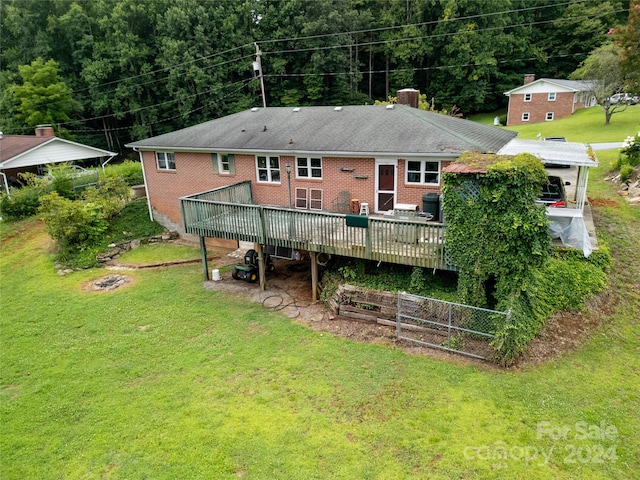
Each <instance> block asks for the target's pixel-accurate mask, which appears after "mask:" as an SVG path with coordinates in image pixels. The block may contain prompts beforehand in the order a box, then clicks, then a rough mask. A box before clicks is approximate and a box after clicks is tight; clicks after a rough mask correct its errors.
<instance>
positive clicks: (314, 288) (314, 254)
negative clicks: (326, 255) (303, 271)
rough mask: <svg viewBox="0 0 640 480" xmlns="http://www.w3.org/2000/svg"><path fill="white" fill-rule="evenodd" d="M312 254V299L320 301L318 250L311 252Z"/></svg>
mask: <svg viewBox="0 0 640 480" xmlns="http://www.w3.org/2000/svg"><path fill="white" fill-rule="evenodd" d="M309 255H310V256H311V301H312V302H317V301H318V252H309Z"/></svg>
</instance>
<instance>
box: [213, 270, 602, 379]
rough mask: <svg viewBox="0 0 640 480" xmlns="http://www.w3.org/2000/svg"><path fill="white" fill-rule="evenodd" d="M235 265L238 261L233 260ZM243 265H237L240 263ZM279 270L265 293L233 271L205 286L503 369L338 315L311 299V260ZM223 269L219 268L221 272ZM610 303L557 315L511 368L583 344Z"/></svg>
mask: <svg viewBox="0 0 640 480" xmlns="http://www.w3.org/2000/svg"><path fill="white" fill-rule="evenodd" d="M232 263H233V262H232ZM236 263H238V262H236ZM275 264H276V271H275V272H274V273H271V274H269V275H268V276H267V289H266V290H265V291H261V290H260V286H259V285H258V284H257V283H254V284H252V283H247V282H246V281H238V280H233V279H232V278H231V274H230V273H225V274H222V280H220V281H209V282H205V288H206V289H209V290H219V291H225V292H228V293H230V294H232V295H234V296H237V297H240V298H246V299H248V300H251V301H253V302H258V303H261V304H262V305H263V306H264V307H265V308H267V309H269V310H273V311H278V312H280V313H282V314H283V315H284V316H286V317H288V318H291V319H294V320H295V321H298V322H300V323H303V324H304V325H306V326H308V327H309V328H311V329H313V330H316V331H320V332H326V333H329V334H332V335H339V336H341V337H344V338H347V339H350V340H353V341H356V342H363V343H371V344H379V345H389V346H394V347H397V348H400V349H402V350H403V351H405V352H406V353H408V354H412V355H424V356H427V357H430V358H436V359H439V360H444V361H448V362H452V363H455V364H459V365H475V366H479V367H481V368H489V369H500V368H501V367H499V366H498V365H496V364H493V363H491V362H489V361H483V360H479V359H475V358H471V357H466V356H464V355H459V354H454V353H449V352H447V351H446V350H439V349H436V348H429V347H423V346H419V345H416V344H414V343H411V342H407V341H402V340H398V339H397V338H396V331H395V328H394V327H389V326H384V325H379V324H372V323H368V322H360V321H357V320H354V319H347V318H344V317H340V316H338V315H335V314H333V313H332V312H331V311H330V310H329V309H328V308H327V307H326V306H325V305H324V304H323V303H321V302H316V303H313V302H312V301H311V274H310V271H309V261H308V260H307V261H302V262H289V261H287V260H281V259H276V260H275ZM217 266H218V265H216V266H214V267H213V268H216V267H217ZM611 308H612V307H611V301H610V298H609V297H608V295H607V294H606V293H604V294H601V295H599V296H597V297H595V298H594V299H592V300H590V301H589V302H588V304H587V306H586V309H585V311H586V312H587V313H584V312H559V313H557V314H555V315H553V316H552V317H551V318H549V320H548V321H547V323H546V324H545V326H544V327H543V329H542V331H541V332H540V334H539V335H538V336H537V337H536V338H535V339H534V340H533V341H532V342H531V344H530V345H529V348H528V349H527V351H526V352H525V353H524V354H523V355H522V356H521V357H520V358H519V359H518V361H517V362H516V363H515V365H513V366H512V367H511V368H512V369H520V368H528V367H531V366H534V365H538V364H541V363H544V362H546V361H549V360H552V359H556V358H560V357H562V356H563V355H564V354H566V353H567V352H570V351H573V350H575V349H576V348H578V347H580V346H581V345H583V344H584V343H585V342H586V341H587V340H588V339H589V338H590V336H591V335H592V333H593V332H594V331H596V330H597V328H598V327H599V326H600V325H601V324H602V322H603V319H606V318H608V317H609V316H610V313H611Z"/></svg>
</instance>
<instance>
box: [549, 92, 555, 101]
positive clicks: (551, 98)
mask: <svg viewBox="0 0 640 480" xmlns="http://www.w3.org/2000/svg"><path fill="white" fill-rule="evenodd" d="M547 100H549V101H550V102H555V101H556V92H549V95H547Z"/></svg>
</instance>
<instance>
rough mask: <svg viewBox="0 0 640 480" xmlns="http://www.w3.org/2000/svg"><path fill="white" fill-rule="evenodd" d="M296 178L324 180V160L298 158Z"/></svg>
mask: <svg viewBox="0 0 640 480" xmlns="http://www.w3.org/2000/svg"><path fill="white" fill-rule="evenodd" d="M296 177H298V178H318V179H321V178H322V159H321V158H312V157H308V158H307V157H298V158H296Z"/></svg>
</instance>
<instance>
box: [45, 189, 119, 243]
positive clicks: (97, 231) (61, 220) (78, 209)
mask: <svg viewBox="0 0 640 480" xmlns="http://www.w3.org/2000/svg"><path fill="white" fill-rule="evenodd" d="M39 213H40V214H41V215H42V217H43V219H44V222H45V225H46V229H47V232H48V233H49V235H50V236H51V238H53V239H54V240H56V242H57V243H58V246H59V247H60V249H61V250H63V251H73V250H83V249H85V248H86V247H87V245H89V244H90V243H91V242H94V241H96V240H97V239H98V238H99V237H100V235H102V233H104V232H105V231H106V230H107V226H108V224H107V222H106V221H105V219H104V215H103V213H102V211H101V209H100V206H99V205H97V204H95V203H93V202H86V203H85V202H82V201H79V200H69V199H67V198H64V197H61V196H60V195H59V194H58V193H57V192H52V193H49V194H47V195H45V196H43V197H42V198H41V204H40V208H39Z"/></svg>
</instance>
